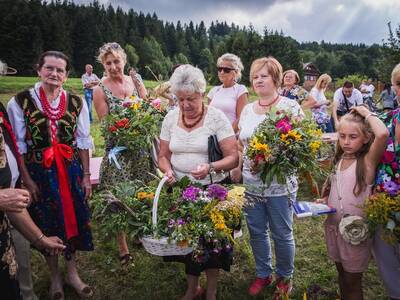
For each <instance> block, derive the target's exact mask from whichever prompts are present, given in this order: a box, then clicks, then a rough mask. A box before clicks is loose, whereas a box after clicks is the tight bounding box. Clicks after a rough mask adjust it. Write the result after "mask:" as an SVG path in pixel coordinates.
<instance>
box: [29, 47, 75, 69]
mask: <svg viewBox="0 0 400 300" xmlns="http://www.w3.org/2000/svg"><path fill="white" fill-rule="evenodd" d="M49 56H52V57H55V58H61V59H62V60H64V61H65V62H66V66H65V70H66V71H67V73H68V72H69V70H70V69H71V63H70V61H69V58H68V56H66V55H65V54H64V53H62V52H61V51H54V50H52V51H46V52H43V53H42V54H41V55H40V56H39V60H38V62H37V64H36V69H37V70H39V69H41V68H42V67H43V65H44V59H45V58H46V57H49Z"/></svg>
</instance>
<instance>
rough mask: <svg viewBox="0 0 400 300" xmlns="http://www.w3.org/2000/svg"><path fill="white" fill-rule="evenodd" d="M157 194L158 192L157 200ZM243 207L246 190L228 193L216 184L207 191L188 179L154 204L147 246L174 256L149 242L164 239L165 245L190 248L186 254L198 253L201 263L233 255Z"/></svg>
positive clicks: (156, 253) (162, 195)
mask: <svg viewBox="0 0 400 300" xmlns="http://www.w3.org/2000/svg"><path fill="white" fill-rule="evenodd" d="M157 194H158V193H157V191H156V198H157ZM154 205H155V206H157V205H159V207H158V208H157V207H154ZM243 205H244V188H242V187H238V186H236V187H233V188H231V189H229V190H228V189H227V188H225V187H223V186H221V185H218V184H213V185H210V186H209V187H208V188H206V189H204V188H202V187H201V186H199V185H196V184H192V183H191V182H190V180H189V179H188V178H187V177H185V178H183V179H181V180H180V182H178V183H177V184H176V185H175V186H174V188H173V189H172V191H169V192H168V191H165V189H164V190H163V191H162V192H161V193H160V196H159V199H157V201H154V203H153V215H152V217H153V225H154V228H153V235H152V239H149V238H148V237H145V238H144V239H143V240H142V241H143V242H144V243H143V245H144V246H145V248H146V250H148V251H149V252H150V253H152V254H155V255H161V256H163V255H171V253H170V252H169V250H168V249H167V250H166V251H165V252H164V250H163V249H161V250H160V251H158V249H156V251H153V250H154V249H152V248H151V247H147V245H146V243H145V242H146V241H149V242H150V243H154V244H156V243H159V242H160V241H162V240H163V239H164V241H165V240H166V242H163V243H164V244H165V243H168V244H170V245H177V246H178V247H180V248H183V249H189V251H188V252H185V254H187V253H190V252H192V251H194V257H195V258H196V259H197V260H199V261H201V260H205V259H207V257H209V255H210V254H211V253H216V254H218V253H220V252H228V253H230V252H231V251H232V243H233V232H234V230H235V229H239V228H240V224H241V217H242V207H243ZM154 208H155V209H154ZM150 246H152V245H150ZM159 246H160V247H161V245H159ZM164 246H165V245H164ZM157 247H158V246H157ZM174 251H175V250H174ZM178 254H181V253H178Z"/></svg>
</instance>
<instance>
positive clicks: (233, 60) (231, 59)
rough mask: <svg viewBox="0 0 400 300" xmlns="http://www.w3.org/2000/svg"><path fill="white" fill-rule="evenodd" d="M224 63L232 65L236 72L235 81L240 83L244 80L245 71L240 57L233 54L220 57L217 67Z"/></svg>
mask: <svg viewBox="0 0 400 300" xmlns="http://www.w3.org/2000/svg"><path fill="white" fill-rule="evenodd" d="M223 61H226V62H228V63H230V64H231V66H232V68H233V69H235V71H236V77H235V81H236V82H239V81H240V79H241V78H242V71H243V69H244V67H243V63H242V61H241V60H240V58H239V56H237V55H235V54H232V53H225V54H223V55H221V56H220V57H218V59H217V66H219V65H220V64H221V63H222V62H223Z"/></svg>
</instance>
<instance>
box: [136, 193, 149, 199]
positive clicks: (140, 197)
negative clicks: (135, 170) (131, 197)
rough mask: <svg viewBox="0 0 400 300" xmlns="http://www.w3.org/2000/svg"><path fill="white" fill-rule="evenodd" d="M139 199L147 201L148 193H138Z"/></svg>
mask: <svg viewBox="0 0 400 300" xmlns="http://www.w3.org/2000/svg"><path fill="white" fill-rule="evenodd" d="M137 197H138V199H139V200H143V199H146V197H147V193H146V192H138V193H137Z"/></svg>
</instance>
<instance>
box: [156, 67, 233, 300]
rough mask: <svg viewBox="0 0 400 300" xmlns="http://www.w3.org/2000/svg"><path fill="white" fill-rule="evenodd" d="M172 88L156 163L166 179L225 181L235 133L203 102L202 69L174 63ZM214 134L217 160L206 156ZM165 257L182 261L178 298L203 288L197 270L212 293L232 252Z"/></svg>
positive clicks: (209, 295) (196, 293)
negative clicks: (174, 102) (183, 283)
mask: <svg viewBox="0 0 400 300" xmlns="http://www.w3.org/2000/svg"><path fill="white" fill-rule="evenodd" d="M170 83H171V92H172V93H174V94H175V95H176V97H177V99H178V104H179V107H178V109H175V110H172V111H170V112H169V113H168V114H167V116H166V117H165V119H164V121H163V124H162V129H161V134H160V152H159V156H158V163H159V168H160V169H161V170H162V171H163V172H164V173H165V175H166V176H167V177H168V183H169V184H173V183H174V182H175V181H176V180H179V179H181V178H182V177H184V176H188V177H189V178H190V179H191V180H192V181H194V182H198V183H200V184H202V185H205V186H206V185H208V184H210V183H211V178H212V180H213V182H214V183H216V182H220V183H225V182H226V181H227V177H226V175H225V174H226V173H225V172H224V171H229V170H231V169H233V168H235V167H236V166H237V164H238V151H237V144H236V138H235V133H234V132H233V129H232V126H231V123H230V122H229V120H228V118H227V117H226V116H225V115H224V114H223V113H222V112H221V111H220V110H218V109H216V108H214V107H212V106H211V107H210V106H209V107H206V106H205V105H204V103H203V96H204V92H205V89H206V81H205V79H204V75H203V73H202V72H201V70H199V69H198V68H195V67H193V66H191V65H182V66H180V67H178V68H177V69H176V70H175V72H174V73H173V74H172V76H171V78H170ZM210 135H216V136H217V140H218V143H219V146H220V148H221V150H222V153H223V158H222V159H221V160H218V161H215V162H212V163H210V162H209V161H208V137H209V136H210ZM166 260H167V261H180V262H183V263H185V267H186V268H185V269H186V274H187V282H188V286H187V291H186V293H185V295H184V297H183V298H182V299H187V300H189V299H194V298H196V297H197V296H199V294H200V293H201V288H200V286H199V276H200V274H201V272H202V271H205V273H206V276H207V299H215V298H216V290H217V278H218V273H219V269H221V268H222V269H224V270H226V271H229V269H230V265H231V263H232V257H231V252H230V253H225V252H221V253H219V254H213V255H210V257H209V259H208V260H207V261H205V262H202V263H198V262H196V261H194V260H193V258H192V255H191V254H188V255H186V256H173V257H168V258H167V259H166Z"/></svg>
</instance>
